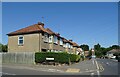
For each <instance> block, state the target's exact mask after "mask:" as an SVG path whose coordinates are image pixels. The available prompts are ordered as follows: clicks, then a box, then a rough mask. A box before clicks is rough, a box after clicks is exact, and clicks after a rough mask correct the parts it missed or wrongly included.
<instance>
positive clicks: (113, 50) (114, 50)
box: [109, 49, 120, 53]
mask: <svg viewBox="0 0 120 77" xmlns="http://www.w3.org/2000/svg"><path fill="white" fill-rule="evenodd" d="M109 52H112V53H115V52H120V49H112V50H110V51H109Z"/></svg>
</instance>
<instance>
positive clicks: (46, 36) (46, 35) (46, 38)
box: [44, 33, 48, 42]
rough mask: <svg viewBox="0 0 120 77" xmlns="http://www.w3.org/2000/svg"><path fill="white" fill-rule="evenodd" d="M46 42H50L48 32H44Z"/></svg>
mask: <svg viewBox="0 0 120 77" xmlns="http://www.w3.org/2000/svg"><path fill="white" fill-rule="evenodd" d="M44 42H48V34H47V33H45V34H44Z"/></svg>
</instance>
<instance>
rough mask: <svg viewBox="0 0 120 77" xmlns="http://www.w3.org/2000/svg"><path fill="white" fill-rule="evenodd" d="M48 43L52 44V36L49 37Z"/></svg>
mask: <svg viewBox="0 0 120 77" xmlns="http://www.w3.org/2000/svg"><path fill="white" fill-rule="evenodd" d="M49 43H52V35H50V36H49Z"/></svg>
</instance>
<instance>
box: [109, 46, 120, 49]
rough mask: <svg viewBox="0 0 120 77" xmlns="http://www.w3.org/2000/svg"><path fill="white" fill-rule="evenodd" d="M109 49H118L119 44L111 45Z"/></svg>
mask: <svg viewBox="0 0 120 77" xmlns="http://www.w3.org/2000/svg"><path fill="white" fill-rule="evenodd" d="M110 48H111V49H119V48H120V46H119V45H112V47H110Z"/></svg>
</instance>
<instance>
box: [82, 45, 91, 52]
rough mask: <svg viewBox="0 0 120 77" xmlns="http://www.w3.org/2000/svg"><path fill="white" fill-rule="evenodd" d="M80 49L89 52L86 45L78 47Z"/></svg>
mask: <svg viewBox="0 0 120 77" xmlns="http://www.w3.org/2000/svg"><path fill="white" fill-rule="evenodd" d="M80 47H81V48H82V49H83V50H84V51H89V46H88V45H86V44H83V45H80Z"/></svg>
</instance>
